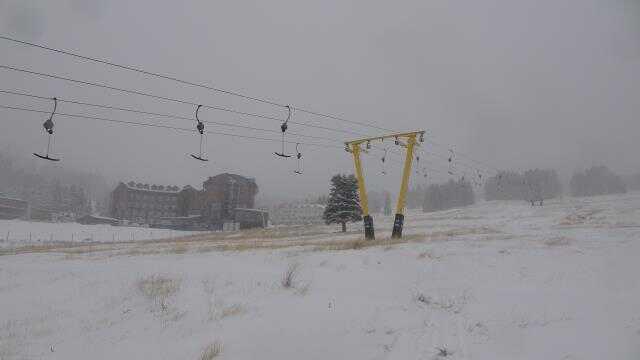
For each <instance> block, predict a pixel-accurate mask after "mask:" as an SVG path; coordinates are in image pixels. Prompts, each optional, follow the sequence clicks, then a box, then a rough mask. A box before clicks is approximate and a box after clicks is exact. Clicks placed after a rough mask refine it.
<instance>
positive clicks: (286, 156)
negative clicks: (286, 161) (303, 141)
mask: <svg viewBox="0 0 640 360" xmlns="http://www.w3.org/2000/svg"><path fill="white" fill-rule="evenodd" d="M286 108H287V111H288V113H287V120H285V121H284V122H283V123H282V125H280V130H281V131H282V152H277V151H276V152H274V154H275V155H277V156H280V157H283V158H288V157H291V155H287V154H285V153H284V133H285V132H287V128H288V126H287V123H288V122H289V119H291V106H289V105H286Z"/></svg>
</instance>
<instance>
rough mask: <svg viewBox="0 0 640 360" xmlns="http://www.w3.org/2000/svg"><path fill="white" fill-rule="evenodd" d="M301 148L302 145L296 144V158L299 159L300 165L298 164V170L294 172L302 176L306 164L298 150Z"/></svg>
mask: <svg viewBox="0 0 640 360" xmlns="http://www.w3.org/2000/svg"><path fill="white" fill-rule="evenodd" d="M299 146H300V144H299V143H296V158H297V159H298V163H297V167H296V170H294V171H293V172H294V173H296V174H298V175H302V172H303V169H304V163H303V161H304V160H303V159H302V153H301V152H300V151H299V150H298V147H299Z"/></svg>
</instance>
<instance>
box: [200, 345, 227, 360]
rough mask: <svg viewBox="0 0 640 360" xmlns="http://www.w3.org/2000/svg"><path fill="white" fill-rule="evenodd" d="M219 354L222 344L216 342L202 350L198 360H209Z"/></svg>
mask: <svg viewBox="0 0 640 360" xmlns="http://www.w3.org/2000/svg"><path fill="white" fill-rule="evenodd" d="M221 353H222V344H221V343H219V342H217V341H216V342H214V343H212V344H209V345H207V347H205V348H204V350H203V351H202V354H201V355H200V360H211V359H214V358H217V357H218V356H219V355H220V354H221Z"/></svg>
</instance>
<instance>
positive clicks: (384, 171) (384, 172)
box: [380, 148, 387, 175]
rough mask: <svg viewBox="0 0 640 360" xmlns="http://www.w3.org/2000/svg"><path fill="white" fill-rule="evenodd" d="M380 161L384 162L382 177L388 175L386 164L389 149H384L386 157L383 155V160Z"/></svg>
mask: <svg viewBox="0 0 640 360" xmlns="http://www.w3.org/2000/svg"><path fill="white" fill-rule="evenodd" d="M380 160H382V175H386V174H387V171H386V169H385V164H384V162H385V161H386V160H387V148H384V155H382V159H380Z"/></svg>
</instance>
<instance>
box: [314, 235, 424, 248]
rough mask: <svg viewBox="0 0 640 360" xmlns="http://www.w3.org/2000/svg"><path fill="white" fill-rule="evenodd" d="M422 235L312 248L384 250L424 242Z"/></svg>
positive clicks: (341, 242)
mask: <svg viewBox="0 0 640 360" xmlns="http://www.w3.org/2000/svg"><path fill="white" fill-rule="evenodd" d="M425 240H426V238H425V235H424V234H414V235H405V236H403V237H401V238H399V239H393V238H381V239H375V240H365V239H362V238H360V239H353V240H346V241H326V242H320V243H317V244H316V245H315V246H314V247H313V250H314V251H340V250H360V249H366V248H369V247H374V246H384V247H385V249H386V250H388V249H389V247H391V246H394V245H398V244H405V243H412V242H413V243H415V242H423V241H425Z"/></svg>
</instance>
